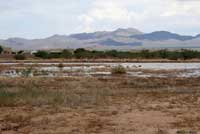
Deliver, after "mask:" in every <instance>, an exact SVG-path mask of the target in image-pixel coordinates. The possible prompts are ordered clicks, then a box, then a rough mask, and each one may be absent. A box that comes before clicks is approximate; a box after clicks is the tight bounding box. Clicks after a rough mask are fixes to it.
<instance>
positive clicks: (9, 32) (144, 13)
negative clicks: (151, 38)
mask: <svg viewBox="0 0 200 134" xmlns="http://www.w3.org/2000/svg"><path fill="white" fill-rule="evenodd" d="M199 5H200V1H199V0H123V1H122V0H76V1H75V0H9V1H5V0H0V21H1V23H0V29H1V31H0V38H2V37H3V38H7V37H10V36H21V37H28V38H41V37H46V36H50V35H52V34H70V33H77V32H91V31H97V30H114V29H116V28H120V27H121V28H123V27H134V28H138V29H140V30H142V31H144V32H151V31H154V30H169V31H172V32H178V33H183V34H197V33H200V31H199V29H200V23H199V22H200V10H199Z"/></svg>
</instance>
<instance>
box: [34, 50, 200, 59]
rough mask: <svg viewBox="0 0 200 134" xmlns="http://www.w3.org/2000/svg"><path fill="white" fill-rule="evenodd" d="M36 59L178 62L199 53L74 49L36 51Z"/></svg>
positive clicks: (198, 56)
mask: <svg viewBox="0 0 200 134" xmlns="http://www.w3.org/2000/svg"><path fill="white" fill-rule="evenodd" d="M34 55H35V56H36V57H39V58H43V59H51V58H66V59H72V58H76V59H106V58H107V59H109V58H113V59H118V58H120V59H170V60H178V59H183V60H187V59H192V58H200V51H197V50H188V49H181V50H176V51H170V50H167V49H163V50H155V51H150V50H140V51H134V52H131V51H117V50H109V51H96V50H92V51H89V50H86V49H83V48H79V49H76V50H74V51H70V50H63V51H62V52H57V53H55V52H54V53H51V52H48V51H38V52H37V53H35V54H34Z"/></svg>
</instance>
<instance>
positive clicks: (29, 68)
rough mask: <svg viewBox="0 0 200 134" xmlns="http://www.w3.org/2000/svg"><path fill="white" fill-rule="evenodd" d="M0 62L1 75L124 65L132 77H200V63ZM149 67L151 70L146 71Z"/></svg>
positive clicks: (84, 72)
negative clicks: (60, 65)
mask: <svg viewBox="0 0 200 134" xmlns="http://www.w3.org/2000/svg"><path fill="white" fill-rule="evenodd" d="M59 64H60V63H23V64H20V63H0V66H6V67H4V68H2V69H1V70H0V76H1V77H5V76H6V77H21V76H27V77H28V76H29V77H34V76H40V77H68V76H99V75H100V76H110V75H111V69H112V68H113V67H116V66H119V65H121V66H123V67H124V68H126V70H127V74H126V75H127V76H132V77H200V63H62V64H63V67H58V65H59ZM147 70H148V71H147Z"/></svg>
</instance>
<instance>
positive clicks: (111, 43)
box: [95, 39, 142, 46]
mask: <svg viewBox="0 0 200 134" xmlns="http://www.w3.org/2000/svg"><path fill="white" fill-rule="evenodd" d="M95 43H96V42H95ZM98 43H99V44H101V45H105V46H141V45H142V43H141V42H129V43H126V42H118V41H115V40H113V39H106V40H103V41H99V42H98Z"/></svg>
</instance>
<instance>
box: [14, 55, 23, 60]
mask: <svg viewBox="0 0 200 134" xmlns="http://www.w3.org/2000/svg"><path fill="white" fill-rule="evenodd" d="M14 58H15V59H16V60H25V59H26V56H25V55H23V54H16V55H15V56H14Z"/></svg>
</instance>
